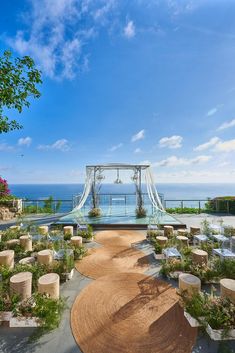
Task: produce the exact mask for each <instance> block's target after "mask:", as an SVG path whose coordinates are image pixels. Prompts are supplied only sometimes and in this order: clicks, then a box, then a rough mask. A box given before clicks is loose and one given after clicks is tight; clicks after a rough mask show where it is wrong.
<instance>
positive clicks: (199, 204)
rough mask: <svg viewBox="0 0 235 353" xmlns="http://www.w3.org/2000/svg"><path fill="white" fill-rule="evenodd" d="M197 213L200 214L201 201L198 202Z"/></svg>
mask: <svg viewBox="0 0 235 353" xmlns="http://www.w3.org/2000/svg"><path fill="white" fill-rule="evenodd" d="M198 213H201V201H198Z"/></svg>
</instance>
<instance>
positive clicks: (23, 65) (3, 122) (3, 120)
mask: <svg viewBox="0 0 235 353" xmlns="http://www.w3.org/2000/svg"><path fill="white" fill-rule="evenodd" d="M40 83H42V81H41V72H40V71H38V70H37V69H36V68H35V64H34V61H33V59H31V58H30V57H29V56H24V57H23V58H15V59H12V54H11V52H10V51H5V52H4V53H3V55H2V56H1V57H0V133H3V132H5V133H6V132H9V131H11V130H15V129H21V128H22V126H21V125H20V124H19V123H18V122H17V121H16V120H11V121H10V120H9V118H8V117H7V116H5V115H4V114H3V108H6V109H8V110H9V109H16V110H18V112H19V113H21V112H22V110H23V107H25V106H26V107H29V106H30V102H29V97H33V98H39V97H40V92H39V91H38V90H37V88H36V84H40Z"/></svg>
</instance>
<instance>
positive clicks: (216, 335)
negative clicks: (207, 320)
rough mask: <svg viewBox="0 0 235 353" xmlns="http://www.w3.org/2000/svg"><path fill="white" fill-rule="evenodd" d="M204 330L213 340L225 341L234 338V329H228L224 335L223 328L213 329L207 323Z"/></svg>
mask: <svg viewBox="0 0 235 353" xmlns="http://www.w3.org/2000/svg"><path fill="white" fill-rule="evenodd" d="M206 332H207V333H208V335H209V336H210V338H211V339H212V340H214V341H224V340H225V341H227V340H235V329H233V330H229V331H228V333H226V335H224V334H223V330H214V329H212V328H211V327H210V325H209V324H208V325H207V327H206Z"/></svg>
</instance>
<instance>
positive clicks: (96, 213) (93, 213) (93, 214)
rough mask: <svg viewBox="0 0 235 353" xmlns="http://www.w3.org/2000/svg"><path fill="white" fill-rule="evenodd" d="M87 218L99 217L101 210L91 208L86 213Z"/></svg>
mask: <svg viewBox="0 0 235 353" xmlns="http://www.w3.org/2000/svg"><path fill="white" fill-rule="evenodd" d="M88 216H89V217H100V216H101V209H100V208H92V209H91V210H90V211H89V212H88Z"/></svg>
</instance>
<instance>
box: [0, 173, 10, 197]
mask: <svg viewBox="0 0 235 353" xmlns="http://www.w3.org/2000/svg"><path fill="white" fill-rule="evenodd" d="M9 194H10V190H9V187H8V183H7V181H6V179H3V178H2V177H1V176H0V199H2V198H4V197H7V196H8V195H9Z"/></svg>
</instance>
